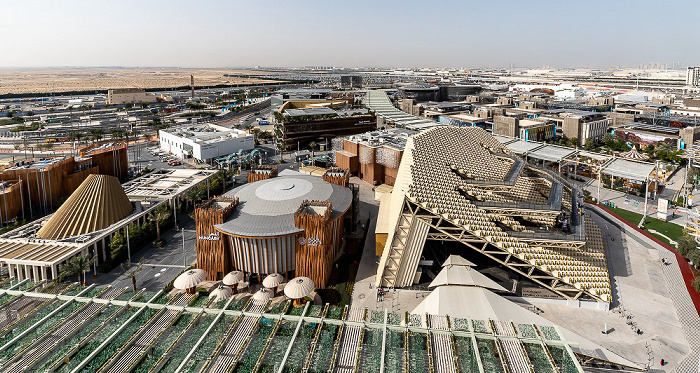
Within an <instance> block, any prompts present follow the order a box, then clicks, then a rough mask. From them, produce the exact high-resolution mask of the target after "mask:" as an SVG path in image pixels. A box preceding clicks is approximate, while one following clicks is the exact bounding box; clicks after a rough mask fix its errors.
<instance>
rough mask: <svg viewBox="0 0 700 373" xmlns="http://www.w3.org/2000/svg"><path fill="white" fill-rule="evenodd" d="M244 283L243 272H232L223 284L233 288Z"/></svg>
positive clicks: (227, 275) (225, 277)
mask: <svg viewBox="0 0 700 373" xmlns="http://www.w3.org/2000/svg"><path fill="white" fill-rule="evenodd" d="M241 281H243V272H241V271H232V272H229V273H227V274H226V276H224V279H223V283H224V285H226V286H233V285H234V284H237V283H239V282H241Z"/></svg>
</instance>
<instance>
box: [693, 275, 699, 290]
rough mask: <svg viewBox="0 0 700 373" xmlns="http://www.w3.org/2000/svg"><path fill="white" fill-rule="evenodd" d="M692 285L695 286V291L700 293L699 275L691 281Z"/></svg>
mask: <svg viewBox="0 0 700 373" xmlns="http://www.w3.org/2000/svg"><path fill="white" fill-rule="evenodd" d="M693 287H694V288H695V291H697V292H698V293H700V277H698V278H696V279H695V281H693Z"/></svg>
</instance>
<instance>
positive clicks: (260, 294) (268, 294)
mask: <svg viewBox="0 0 700 373" xmlns="http://www.w3.org/2000/svg"><path fill="white" fill-rule="evenodd" d="M270 299H272V291H270V289H265V288H263V289H260V290H258V291H256V292H255V294H253V300H254V301H256V302H265V301H268V300H270Z"/></svg>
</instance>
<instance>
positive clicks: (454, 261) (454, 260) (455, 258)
mask: <svg viewBox="0 0 700 373" xmlns="http://www.w3.org/2000/svg"><path fill="white" fill-rule="evenodd" d="M442 266H443V267H447V266H467V267H474V263H472V262H470V261H468V260H466V259H464V258H462V257H461V256H459V255H450V256H448V257H447V259H446V260H445V262H444V263H442Z"/></svg>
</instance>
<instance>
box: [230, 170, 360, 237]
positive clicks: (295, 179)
mask: <svg viewBox="0 0 700 373" xmlns="http://www.w3.org/2000/svg"><path fill="white" fill-rule="evenodd" d="M283 173H286V175H284V174H281V176H278V177H275V178H272V179H266V180H260V181H256V182H253V183H248V184H245V185H242V186H240V187H238V188H235V189H233V190H231V191H229V192H228V193H226V194H225V196H226V197H238V199H239V205H238V207H237V208H236V209H235V210H234V211H233V213H232V214H231V216H229V218H228V221H226V222H225V223H223V224H219V225H216V228H217V229H218V230H220V231H222V232H224V233H229V234H232V235H237V236H248V237H274V236H282V235H288V234H292V233H297V232H300V231H301V229H299V228H297V227H296V226H295V225H294V212H295V211H296V210H297V209H298V208H299V206H300V205H301V203H302V202H304V201H305V200H309V201H330V202H331V203H332V204H333V212H332V214H331V219H335V218H337V217H338V216H340V215H342V214H343V213H344V212H345V211H346V210H347V209H348V208H349V207H350V204H351V202H352V192H351V191H350V189H348V188H345V187H342V186H340V185H336V184H331V183H328V182H325V181H323V179H321V178H320V177H318V176H309V175H305V174H302V173H298V172H288V171H284V172H283Z"/></svg>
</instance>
